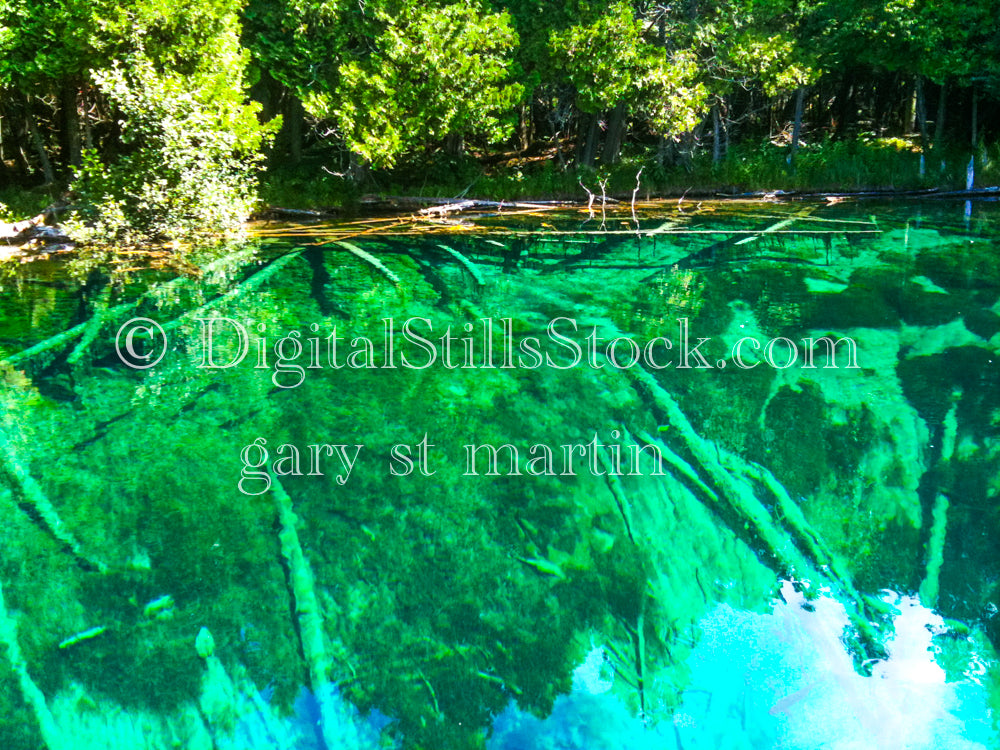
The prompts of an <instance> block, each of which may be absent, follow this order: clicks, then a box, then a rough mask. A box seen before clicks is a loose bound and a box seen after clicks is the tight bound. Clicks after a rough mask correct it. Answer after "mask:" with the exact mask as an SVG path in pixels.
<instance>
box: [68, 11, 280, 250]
mask: <svg viewBox="0 0 1000 750" xmlns="http://www.w3.org/2000/svg"><path fill="white" fill-rule="evenodd" d="M238 11H239V5H238V4H237V3H236V2H232V1H231V0H210V2H209V3H207V4H206V5H204V6H196V5H189V6H185V7H184V8H183V9H179V8H177V7H173V6H166V7H161V6H158V5H156V4H155V3H152V2H144V3H140V4H138V5H136V6H134V7H133V8H131V9H128V10H125V11H123V12H122V13H121V14H120V15H119V17H118V18H117V19H115V21H114V22H113V23H112V24H109V27H111V28H113V27H114V26H115V25H117V26H118V27H119V28H122V29H124V28H125V26H126V25H127V26H128V27H129V28H130V29H131V31H129V32H128V34H129V35H128V37H127V39H128V40H129V42H130V43H131V46H132V51H131V52H129V53H128V54H127V55H126V56H125V58H124V62H123V63H122V62H118V61H115V62H114V63H112V64H111V65H109V66H108V67H106V68H104V69H100V70H95V71H93V72H92V74H91V76H92V79H93V81H94V83H95V84H96V86H97V88H98V89H99V90H100V92H101V93H102V94H103V95H104V96H106V97H107V98H108V100H109V102H110V103H111V105H112V106H113V107H114V108H115V109H116V110H117V111H118V113H119V114H120V121H121V136H120V142H121V149H122V153H121V154H120V155H118V156H113V155H111V154H110V153H108V152H107V151H106V152H105V153H101V154H99V153H97V152H96V151H90V152H88V154H87V157H86V161H85V165H84V168H83V169H82V170H80V172H79V174H78V178H77V180H76V181H75V182H74V184H73V186H72V187H73V190H74V191H75V192H76V193H77V194H78V196H79V198H80V199H81V200H82V201H83V202H84V204H85V205H88V206H89V207H90V209H89V212H88V213H89V214H90V218H91V220H92V221H93V222H94V223H93V224H92V226H91V228H90V229H89V230H86V231H85V230H83V228H82V227H79V226H78V227H77V231H78V232H80V233H81V234H83V235H84V236H87V237H94V236H100V237H103V238H106V239H114V240H117V241H122V242H135V241H138V240H141V239H144V238H156V239H194V238H201V237H205V236H212V235H226V234H231V233H233V232H235V231H238V230H239V227H240V225H241V223H242V222H243V221H244V220H245V218H246V217H247V215H248V214H249V212H250V209H251V207H252V202H253V195H254V192H253V189H252V185H253V172H254V170H255V168H256V166H257V164H258V162H259V158H260V157H259V153H260V149H261V146H262V144H263V142H264V140H265V139H266V138H267V137H268V135H269V133H270V132H271V130H273V128H270V127H266V126H262V125H261V124H260V123H259V121H258V119H257V113H258V111H259V108H260V107H259V105H257V104H247V103H246V86H245V81H244V72H245V69H246V65H247V62H248V58H249V55H248V53H247V52H246V50H244V49H242V48H241V46H240V44H239V17H238Z"/></svg>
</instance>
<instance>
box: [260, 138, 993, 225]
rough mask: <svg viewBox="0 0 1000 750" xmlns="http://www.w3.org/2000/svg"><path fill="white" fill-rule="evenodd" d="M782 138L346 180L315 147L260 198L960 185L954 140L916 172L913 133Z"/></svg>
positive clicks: (985, 176)
mask: <svg viewBox="0 0 1000 750" xmlns="http://www.w3.org/2000/svg"><path fill="white" fill-rule="evenodd" d="M788 150H789V149H788V147H787V146H778V145H774V144H772V143H770V142H764V143H744V144H740V145H739V146H737V147H735V148H733V149H732V150H731V151H730V152H729V154H728V155H727V157H726V158H725V159H723V160H722V161H720V162H719V163H713V162H712V159H711V153H710V152H706V151H702V152H699V153H696V154H695V156H694V158H693V159H691V160H690V162H689V163H687V164H684V165H676V166H669V167H664V166H660V165H658V164H657V160H656V155H655V152H654V151H653V150H652V149H648V148H641V147H640V148H636V149H634V150H632V151H626V152H625V153H624V154H623V156H622V159H621V160H620V161H619V162H618V163H617V164H614V165H610V166H599V167H598V168H597V169H587V168H582V169H579V170H577V169H575V168H573V167H570V168H569V169H566V170H563V169H561V168H560V167H559V166H558V165H557V164H556V162H555V161H554V159H551V158H549V159H536V160H524V159H522V160H511V161H509V162H508V163H507V164H506V165H502V166H499V167H485V166H483V165H482V164H481V163H480V162H479V161H477V160H476V159H475V158H473V157H471V156H468V155H466V156H464V157H454V156H447V155H444V154H443V153H440V152H438V153H436V154H431V155H428V156H425V157H422V158H420V159H417V160H414V161H413V162H411V163H410V164H409V165H407V166H405V167H401V168H398V169H396V170H393V171H373V172H372V173H371V174H370V175H369V181H368V183H367V184H364V185H361V186H360V187H358V186H354V185H351V184H350V183H349V182H348V181H347V180H346V179H344V178H341V177H336V176H333V175H331V174H329V173H327V172H325V171H323V170H322V169H321V168H320V166H319V164H320V163H321V156H319V155H316V156H314V160H313V162H311V163H306V162H304V163H303V164H302V165H301V167H299V168H297V169H292V168H289V167H281V168H279V169H277V170H272V171H271V172H269V173H268V174H267V175H266V176H265V178H264V188H263V191H262V198H263V202H264V203H265V204H267V205H281V206H286V207H294V208H320V207H330V206H341V207H348V208H350V207H352V206H356V204H357V202H358V200H359V199H360V198H361V197H362V194H363V193H365V194H367V195H376V196H381V197H388V196H412V197H421V198H453V199H458V198H480V199H484V200H532V199H535V200H543V199H546V200H586V199H587V193H586V191H585V190H584V189H583V187H581V185H580V183H581V182H582V183H583V185H585V186H586V187H587V189H589V190H591V191H593V192H594V193H595V194H597V195H600V193H601V182H602V181H604V183H605V185H606V191H607V194H608V195H609V196H615V197H617V198H619V199H622V198H626V199H627V198H628V197H630V196H631V194H632V191H633V190H634V189H635V186H636V173H637V172H638V171H639V169H640V168H641V169H642V170H643V172H642V186H641V189H640V191H639V197H640V198H646V197H653V196H660V197H669V196H680V195H683V194H685V193H691V194H692V195H698V194H701V195H704V194H706V193H709V194H711V193H726V194H740V193H750V192H758V191H765V192H767V191H775V190H786V191H797V192H857V191H869V190H894V191H903V190H916V189H921V188H929V187H938V188H941V189H949V190H950V189H961V188H964V187H965V176H966V166H967V164H968V158H969V155H968V152H967V151H964V152H963V151H962V150H961V149H953V150H947V151H945V152H944V154H943V155H944V159H945V168H944V170H941V169H940V167H939V163H940V157H934V156H933V155H931V157H930V158H928V161H927V165H926V174H925V176H923V177H921V176H920V174H919V162H920V155H919V146H918V144H917V143H916V139H902V138H876V137H874V136H872V135H862V136H860V137H858V138H857V139H854V140H845V141H834V140H823V141H820V142H816V143H806V144H803V146H802V147H801V148H800V149H799V152H798V157H797V162H798V163H797V168H796V170H795V171H794V173H793V172H792V170H791V169H790V168H789V166H788V164H787V155H788ZM977 162H978V165H977V179H976V184H977V185H992V184H997V183H1000V144H994V145H992V146H988V147H984V148H982V149H980V153H979V156H978V159H977Z"/></svg>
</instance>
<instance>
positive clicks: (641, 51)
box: [550, 2, 707, 132]
mask: <svg viewBox="0 0 1000 750" xmlns="http://www.w3.org/2000/svg"><path fill="white" fill-rule="evenodd" d="M550 47H551V50H552V56H553V58H554V60H555V61H556V63H557V64H558V65H559V67H560V69H561V70H563V71H564V73H565V76H566V78H567V79H568V80H569V82H570V83H572V84H573V86H574V87H575V89H576V91H577V97H578V99H577V102H578V105H579V107H580V108H581V109H582V110H583V111H584V112H599V111H601V110H604V109H607V108H609V107H613V106H614V105H615V104H617V103H618V102H619V101H626V102H629V103H631V104H632V105H633V106H639V107H642V108H644V110H645V111H646V114H647V117H648V118H649V120H650V124H651V125H652V126H653V127H654V128H656V129H658V130H659V131H661V132H672V131H678V130H679V131H683V130H689V129H691V128H692V127H694V126H695V124H697V121H698V119H699V117H700V112H701V111H702V110H703V109H704V105H705V100H706V96H707V91H706V89H705V86H704V84H703V83H702V82H701V81H699V80H698V79H699V77H700V70H699V67H698V62H697V60H696V58H695V56H694V55H693V54H692V53H691V52H690V51H689V50H678V51H675V52H673V53H669V52H668V51H667V50H666V49H664V48H662V47H658V46H655V45H653V44H650V43H648V42H646V41H645V40H644V39H643V36H642V22H641V21H640V19H638V18H636V17H635V15H634V13H633V11H632V6H631V5H630V4H628V3H624V2H621V3H616V4H614V5H612V6H610V7H609V8H608V10H607V12H606V13H604V14H602V15H601V16H599V17H598V18H597V19H596V20H595V21H594V22H593V23H590V24H587V25H577V26H572V27H570V28H569V29H567V30H565V31H562V32H558V31H553V32H552V35H551V37H550Z"/></svg>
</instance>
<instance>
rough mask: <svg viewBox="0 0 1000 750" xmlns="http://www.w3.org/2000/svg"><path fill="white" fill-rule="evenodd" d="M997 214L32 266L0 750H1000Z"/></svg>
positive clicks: (621, 214) (350, 245) (344, 236)
mask: <svg viewBox="0 0 1000 750" xmlns="http://www.w3.org/2000/svg"><path fill="white" fill-rule="evenodd" d="M965 208H966V207H965V206H964V205H963V204H961V203H949V202H944V201H941V202H930V201H928V202H924V203H896V204H891V203H890V204H878V203H864V202H853V203H843V204H837V205H826V204H806V203H787V204H777V203H775V204H767V203H764V204H760V203H758V204H720V203H702V204H697V203H690V202H685V203H684V204H682V205H681V206H679V207H678V206H677V205H676V204H670V205H666V206H659V207H651V206H645V207H640V210H639V211H638V212H637V213H636V214H635V215H633V213H632V211H631V210H630V208H629V207H628V206H625V207H624V208H623V210H619V211H616V212H611V211H608V212H606V213H605V214H604V215H603V216H602V214H601V212H600V210H599V209H598V210H596V211H595V213H594V215H593V216H588V214H587V212H586V211H584V212H576V211H568V210H563V211H537V212H534V213H532V214H519V215H509V214H499V215H498V214H493V215H483V216H479V217H475V218H468V217H466V218H463V219H461V220H456V219H451V220H449V221H447V222H439V223H431V222H422V223H421V224H420V225H419V226H413V225H402V224H400V225H398V226H391V225H390V224H389V223H388V222H387V223H385V224H379V223H376V222H373V223H369V224H353V225H314V226H310V227H302V226H298V227H285V226H277V225H270V226H262V227H259V228H258V229H257V239H255V240H253V241H252V242H249V243H248V244H246V245H245V246H242V247H239V248H229V249H226V250H219V249H216V250H204V251H199V252H196V253H194V254H193V255H192V256H191V257H190V258H187V259H186V260H185V261H184V263H183V264H173V265H172V266H171V267H169V268H168V267H163V259H162V258H152V261H151V259H150V258H133V259H130V260H127V261H121V262H118V263H116V264H115V265H114V266H107V265H102V262H101V261H102V260H103V259H101V258H87V257H77V258H70V259H66V258H55V259H52V260H50V261H46V262H35V263H30V264H24V265H22V266H19V267H17V268H9V269H7V270H6V272H5V274H4V275H3V281H2V284H3V288H2V293H0V358H2V359H3V364H2V365H0V376H2V380H3V387H2V390H0V399H2V400H0V410H2V412H3V415H2V419H0V442H2V443H3V445H2V448H3V450H2V455H3V461H2V465H0V507H2V509H3V510H2V512H3V518H4V529H5V532H4V535H5V538H4V542H5V544H4V545H3V551H2V553H0V586H2V597H3V601H2V605H3V606H2V608H0V640H2V642H3V643H4V646H5V647H4V648H3V649H0V651H3V652H4V656H3V657H2V661H3V666H2V668H0V746H2V747H4V748H38V747H48V748H50V750H54V749H55V748H90V747H93V748H111V747H122V748H131V747H155V748H160V747H163V748H167V747H184V748H213V747H214V748H271V747H273V748H324V747H325V748H334V747H337V748H340V747H344V748H349V747H350V748H353V747H364V748H371V747H403V748H427V749H428V750H430V749H432V748H433V749H434V750H437V749H442V750H443V749H445V748H483V747H486V748H490V749H491V750H529V749H533V748H539V750H540V749H541V748H556V747H558V748H581V749H583V748H587V749H590V748H646V747H649V748H678V749H679V748H684V749H686V750H690V749H691V748H770V747H774V748H801V749H802V750H808V749H811V748H821V747H822V748H899V747H912V748H924V747H926V748H941V747H947V748H980V747H985V748H991V747H997V746H998V737H997V726H996V721H995V717H996V715H997V713H996V712H997V710H998V709H1000V703H998V701H1000V693H998V686H997V674H998V673H997V668H996V664H997V662H996V651H995V649H996V648H997V646H998V644H1000V617H997V614H996V613H997V606H998V604H1000V590H998V583H997V582H998V580H1000V553H998V548H997V543H996V538H997V532H998V531H1000V504H998V502H997V500H998V494H1000V461H998V456H1000V431H998V426H1000V388H998V381H1000V374H998V372H1000V370H998V367H997V357H998V354H1000V351H998V350H1000V255H998V252H997V247H998V239H1000V210H998V209H997V206H996V204H994V203H987V202H983V203H976V204H973V205H971V206H970V207H969V208H970V210H969V211H968V212H967V211H966V210H965ZM339 243H345V244H339ZM157 264H159V266H160V267H156V268H154V267H153V266H156V265H157Z"/></svg>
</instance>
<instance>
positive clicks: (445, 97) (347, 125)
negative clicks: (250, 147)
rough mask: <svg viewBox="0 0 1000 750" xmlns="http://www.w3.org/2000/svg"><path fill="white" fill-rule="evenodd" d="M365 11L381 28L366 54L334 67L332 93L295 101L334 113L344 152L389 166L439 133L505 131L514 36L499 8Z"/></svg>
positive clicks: (515, 87) (515, 92) (517, 92)
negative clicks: (488, 10) (495, 11)
mask: <svg viewBox="0 0 1000 750" xmlns="http://www.w3.org/2000/svg"><path fill="white" fill-rule="evenodd" d="M374 13H375V17H376V19H377V20H378V21H380V22H381V23H382V24H384V29H383V30H382V32H381V33H380V34H379V36H378V37H377V38H376V39H374V40H373V50H372V52H371V54H367V55H363V56H358V57H354V58H351V59H348V60H346V61H345V62H344V63H343V64H342V65H341V67H340V70H339V72H338V73H339V85H338V87H337V89H336V92H335V94H329V93H326V92H323V91H319V92H314V93H312V94H311V95H310V96H309V97H307V98H306V101H305V104H306V107H307V109H309V110H310V111H311V112H313V113H314V114H317V115H328V116H331V117H333V118H334V120H335V121H336V122H337V123H338V124H339V126H340V130H341V135H342V137H343V138H344V141H345V142H346V143H347V145H348V147H349V148H350V149H351V150H352V151H354V152H355V153H357V154H358V155H360V156H361V157H362V158H364V159H365V160H367V161H368V162H370V163H372V164H374V165H376V166H390V165H392V164H393V163H395V161H396V160H397V159H398V157H399V156H401V155H403V154H406V153H409V152H412V151H414V150H415V149H416V148H417V147H419V146H420V145H422V144H424V143H425V142H427V141H434V140H440V139H442V138H444V137H446V136H448V135H452V134H454V135H459V136H460V135H465V134H468V135H478V136H482V137H483V138H485V139H486V140H488V141H489V142H491V143H492V142H498V141H501V140H503V139H504V138H506V137H508V136H509V135H510V133H511V132H512V129H513V120H512V118H511V116H510V111H511V110H512V108H513V107H514V105H515V104H516V103H517V101H518V100H519V99H520V97H521V94H522V87H521V86H520V85H519V84H516V83H514V82H512V81H511V80H510V71H509V68H510V60H509V57H508V53H509V52H510V50H511V49H513V47H514V46H515V45H516V44H517V36H516V34H515V33H514V31H513V29H511V26H510V18H509V16H507V15H506V14H486V13H483V12H482V10H481V9H480V8H478V7H476V6H474V5H462V4H454V5H445V6H443V7H436V8H428V7H424V6H421V5H416V4H410V5H406V6H405V7H404V8H402V10H400V11H399V12H398V13H390V12H389V11H388V10H386V9H381V8H377V9H376V10H375V11H374Z"/></svg>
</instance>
